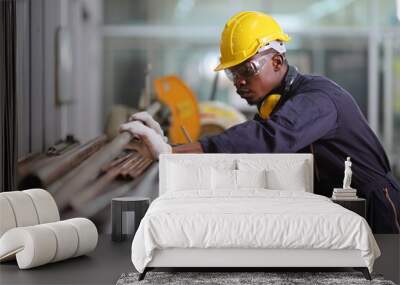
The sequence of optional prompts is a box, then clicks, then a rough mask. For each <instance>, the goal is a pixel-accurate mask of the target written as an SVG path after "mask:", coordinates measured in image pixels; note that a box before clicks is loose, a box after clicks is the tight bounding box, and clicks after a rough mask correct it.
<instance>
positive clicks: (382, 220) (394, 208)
mask: <svg viewBox="0 0 400 285" xmlns="http://www.w3.org/2000/svg"><path fill="white" fill-rule="evenodd" d="M284 83H285V80H284V81H283V83H282V85H284ZM200 144H201V146H202V148H203V151H204V152H211V153H216V152H217V153H305V152H313V154H314V169H315V175H314V179H315V184H314V192H315V193H316V194H322V195H325V196H328V197H330V196H331V195H332V190H333V188H334V187H338V188H340V187H342V184H343V176H344V161H345V160H346V157H347V156H350V157H351V160H352V171H353V176H352V184H351V186H352V187H353V188H356V189H357V190H358V195H359V196H360V197H363V198H366V199H367V220H368V222H369V224H370V226H371V227H372V229H373V231H374V232H376V233H395V232H396V233H398V232H400V226H399V223H400V217H399V216H400V186H399V184H398V182H397V181H396V180H395V178H394V177H393V175H392V173H391V169H390V165H389V161H388V158H387V156H386V154H385V151H384V149H383V147H382V145H381V143H380V142H379V140H378V138H377V137H376V135H375V134H374V132H373V131H372V130H371V128H370V127H369V125H368V123H367V121H366V119H365V117H364V116H363V114H362V113H361V110H360V109H359V107H358V105H357V103H356V102H355V100H354V98H353V97H352V96H351V95H350V94H349V93H348V92H347V91H346V90H344V89H343V88H342V87H340V86H339V85H337V84H336V83H334V82H333V81H331V80H329V79H327V78H325V77H322V76H312V75H302V74H297V76H296V79H295V80H294V82H293V84H292V85H291V87H290V90H289V92H287V93H286V94H285V95H284V96H283V97H282V98H281V100H280V102H279V103H278V105H277V106H276V107H275V109H274V111H273V112H272V114H271V116H270V118H269V119H267V120H263V119H261V118H260V117H259V116H258V115H256V116H255V118H254V119H253V120H250V121H247V122H245V123H242V124H240V125H237V126H234V127H232V128H230V129H228V130H226V131H224V132H223V133H221V134H218V135H214V136H209V137H205V138H203V139H201V140H200ZM385 189H387V190H385Z"/></svg>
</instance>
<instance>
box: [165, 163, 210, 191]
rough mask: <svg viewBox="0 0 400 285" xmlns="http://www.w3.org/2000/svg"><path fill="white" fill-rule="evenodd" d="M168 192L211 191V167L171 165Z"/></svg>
mask: <svg viewBox="0 0 400 285" xmlns="http://www.w3.org/2000/svg"><path fill="white" fill-rule="evenodd" d="M168 167H169V169H168V177H167V189H168V191H185V190H201V189H205V190H209V189H211V167H207V166H195V165H190V166H188V165H184V164H182V165H181V164H176V163H170V164H169V165H168Z"/></svg>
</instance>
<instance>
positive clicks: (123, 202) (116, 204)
mask: <svg viewBox="0 0 400 285" xmlns="http://www.w3.org/2000/svg"><path fill="white" fill-rule="evenodd" d="M149 205H150V198H145V197H119V198H113V199H112V202H111V220H112V234H111V238H112V240H113V241H123V240H124V239H125V238H126V235H125V234H124V233H123V226H124V225H123V216H124V215H125V214H126V213H125V212H134V215H135V221H134V228H133V233H132V234H135V233H136V231H137V229H138V227H139V224H140V221H141V220H142V218H143V217H144V214H145V213H146V211H147V209H148V208H149Z"/></svg>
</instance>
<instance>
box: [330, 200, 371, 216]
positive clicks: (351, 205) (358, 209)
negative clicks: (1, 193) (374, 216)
mask: <svg viewBox="0 0 400 285" xmlns="http://www.w3.org/2000/svg"><path fill="white" fill-rule="evenodd" d="M331 200H332V202H334V203H336V204H339V205H341V206H342V207H344V208H346V209H349V210H350V211H353V212H354V213H356V214H359V215H360V216H361V217H363V218H364V219H366V217H367V202H366V200H365V199H363V198H355V199H351V200H350V199H333V198H331Z"/></svg>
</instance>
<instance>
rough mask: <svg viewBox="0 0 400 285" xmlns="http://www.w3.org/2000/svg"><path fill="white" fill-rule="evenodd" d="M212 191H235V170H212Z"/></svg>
mask: <svg viewBox="0 0 400 285" xmlns="http://www.w3.org/2000/svg"><path fill="white" fill-rule="evenodd" d="M211 173H212V189H213V190H217V191H218V190H229V191H232V190H236V188H237V186H236V184H237V183H236V170H232V169H216V168H212V171H211Z"/></svg>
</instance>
